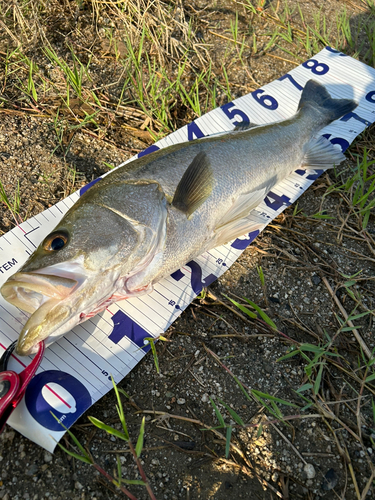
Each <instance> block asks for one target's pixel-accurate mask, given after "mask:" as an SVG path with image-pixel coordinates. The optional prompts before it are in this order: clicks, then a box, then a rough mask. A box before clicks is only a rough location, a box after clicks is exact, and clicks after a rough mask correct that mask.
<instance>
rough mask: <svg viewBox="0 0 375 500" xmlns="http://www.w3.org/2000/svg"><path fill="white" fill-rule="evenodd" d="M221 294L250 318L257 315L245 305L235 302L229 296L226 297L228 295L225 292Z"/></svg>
mask: <svg viewBox="0 0 375 500" xmlns="http://www.w3.org/2000/svg"><path fill="white" fill-rule="evenodd" d="M223 296H224V297H225V298H226V299H228V300H230V301H231V302H232V304H234V305H235V306H236V307H238V309H239V310H240V311H242V312H243V313H245V314H247V315H248V316H249V317H250V318H252V319H255V318H257V315H256V314H255V313H253V312H251V311H250V310H249V309H248V308H247V307H245V306H242V305H241V304H239V303H238V302H236V301H235V300H233V299H231V298H230V297H228V295H225V293H223Z"/></svg>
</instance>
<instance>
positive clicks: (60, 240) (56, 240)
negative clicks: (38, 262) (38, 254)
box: [43, 229, 69, 252]
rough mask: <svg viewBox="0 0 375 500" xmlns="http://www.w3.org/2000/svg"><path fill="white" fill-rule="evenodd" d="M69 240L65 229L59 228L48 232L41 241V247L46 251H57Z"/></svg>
mask: <svg viewBox="0 0 375 500" xmlns="http://www.w3.org/2000/svg"><path fill="white" fill-rule="evenodd" d="M68 241H69V234H68V232H67V231H64V230H61V229H60V230H59V231H54V232H53V233H51V234H49V235H48V236H47V238H46V239H45V240H44V241H43V248H44V250H47V252H57V251H58V250H61V249H62V248H64V247H65V245H66V244H67V243H68Z"/></svg>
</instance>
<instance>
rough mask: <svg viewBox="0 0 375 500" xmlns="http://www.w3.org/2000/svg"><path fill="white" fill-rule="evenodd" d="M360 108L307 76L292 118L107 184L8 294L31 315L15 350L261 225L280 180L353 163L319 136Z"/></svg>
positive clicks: (150, 161)
mask: <svg viewBox="0 0 375 500" xmlns="http://www.w3.org/2000/svg"><path fill="white" fill-rule="evenodd" d="M356 106H357V103H356V102H355V101H354V100H351V99H333V98H332V97H331V95H330V94H329V93H328V91H327V89H326V88H325V87H324V86H323V85H321V84H319V83H318V82H316V81H314V80H309V81H308V82H307V84H306V85H305V87H304V89H303V91H302V95H301V98H300V102H299V105H298V109H297V110H296V113H295V115H294V116H292V117H291V118H288V119H286V120H283V121H278V122H274V123H270V124H266V125H253V124H252V125H250V124H245V125H244V126H239V127H236V128H235V129H234V130H231V131H228V132H224V133H219V134H214V135H212V136H207V137H205V138H201V139H196V140H194V141H190V142H186V143H180V144H176V145H172V146H169V147H166V148H165V149H161V150H159V151H156V152H154V153H152V154H150V155H146V156H143V157H141V158H138V159H136V160H134V161H133V162H131V163H130V164H127V165H124V166H122V167H119V168H118V169H116V170H114V171H113V172H112V173H110V174H109V175H107V176H105V177H104V178H102V179H101V180H100V182H97V183H96V184H94V185H93V186H92V187H90V188H89V189H88V190H87V191H86V192H85V193H84V194H83V195H82V196H81V197H80V199H79V200H78V201H77V202H76V203H75V204H74V205H73V206H72V207H71V208H70V210H69V211H68V212H67V213H66V214H65V215H64V217H63V218H62V219H61V221H60V222H59V223H58V224H57V226H56V227H55V229H54V230H53V231H52V232H51V233H50V234H49V235H48V236H46V238H45V239H44V240H43V241H42V243H41V244H40V245H39V247H38V248H37V249H36V250H35V252H34V253H33V254H32V255H31V256H30V258H29V259H28V260H27V262H26V263H25V264H24V265H23V266H22V267H21V269H20V270H19V271H18V272H16V273H15V274H14V275H13V276H11V277H10V278H9V279H8V280H7V281H6V282H5V283H4V284H3V286H2V287H1V294H2V296H3V297H4V298H5V299H6V300H7V301H8V302H10V303H11V304H13V305H14V306H16V307H18V308H20V309H22V310H23V311H25V312H26V313H28V314H29V315H30V316H29V318H28V320H27V321H26V324H25V325H24V326H23V328H22V331H21V333H20V335H19V338H18V341H17V346H16V353H17V354H18V355H21V356H26V355H29V354H32V353H35V352H36V351H37V348H38V343H39V342H40V341H42V340H43V341H45V343H46V345H47V346H48V345H51V344H52V343H53V342H54V341H56V340H57V339H58V338H60V337H61V336H62V335H64V334H65V333H67V332H69V331H70V330H71V329H72V328H73V327H75V326H76V325H78V324H80V323H82V322H84V321H86V320H87V319H88V318H91V317H93V316H94V315H96V314H98V313H100V312H101V311H103V310H104V309H105V308H107V307H108V306H110V305H111V304H112V303H114V302H117V301H119V300H123V299H130V298H132V297H136V296H140V295H143V294H147V293H150V292H151V291H152V290H153V287H154V285H155V284H156V283H157V282H158V281H160V280H161V279H162V278H165V277H167V276H169V275H170V274H171V273H173V272H175V271H176V270H177V269H179V268H180V267H182V266H183V265H185V264H186V262H189V261H190V260H192V259H194V258H195V257H197V256H199V255H201V254H202V253H204V252H205V251H208V250H210V249H212V248H215V247H218V246H220V245H222V244H224V243H227V242H229V241H231V240H234V239H235V238H238V237H240V236H243V235H244V234H245V233H249V232H251V231H254V230H256V229H261V228H263V227H264V224H263V225H261V224H259V223H254V222H252V220H251V219H250V218H249V214H250V212H251V210H253V209H254V208H255V207H257V206H258V205H259V203H260V202H261V201H262V200H263V199H264V198H265V196H266V195H267V193H268V192H269V191H270V190H271V189H272V188H273V187H274V186H275V185H276V184H278V183H279V182H280V181H282V180H283V179H285V178H286V177H288V176H289V175H290V174H291V173H292V172H293V171H295V170H296V169H307V168H318V169H323V170H325V169H329V168H332V167H333V166H334V165H338V164H339V163H340V162H341V161H343V160H344V159H345V156H344V155H343V153H342V151H341V149H340V148H339V147H337V146H334V145H332V144H331V143H330V142H329V141H328V140H327V139H325V138H324V137H322V136H320V137H319V131H320V130H321V129H322V128H323V127H325V126H326V125H328V124H329V123H331V122H332V121H334V120H336V119H339V118H341V117H342V116H343V115H345V114H347V113H349V112H351V111H352V110H353V109H355V108H356Z"/></svg>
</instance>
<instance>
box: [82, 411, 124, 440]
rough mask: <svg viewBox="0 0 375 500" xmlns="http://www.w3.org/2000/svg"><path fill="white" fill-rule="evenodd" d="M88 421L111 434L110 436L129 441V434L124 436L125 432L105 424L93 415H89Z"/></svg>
mask: <svg viewBox="0 0 375 500" xmlns="http://www.w3.org/2000/svg"><path fill="white" fill-rule="evenodd" d="M89 420H90V422H91V423H92V424H93V425H95V427H98V429H102V430H103V431H106V432H107V433H108V434H111V435H112V436H115V437H118V438H119V439H122V440H123V441H129V436H125V434H124V433H123V432H121V431H118V430H117V429H115V428H114V427H111V426H110V425H107V424H105V423H104V422H102V421H101V420H99V419H97V418H95V417H89Z"/></svg>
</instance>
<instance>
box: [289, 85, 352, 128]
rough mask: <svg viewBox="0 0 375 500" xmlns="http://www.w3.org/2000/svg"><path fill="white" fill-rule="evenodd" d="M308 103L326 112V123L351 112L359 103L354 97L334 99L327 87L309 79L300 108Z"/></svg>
mask: <svg viewBox="0 0 375 500" xmlns="http://www.w3.org/2000/svg"><path fill="white" fill-rule="evenodd" d="M308 104H309V105H311V106H312V107H313V108H314V109H318V110H319V111H320V112H321V113H323V114H324V116H325V120H324V121H325V124H326V125H328V123H331V122H333V121H334V120H337V119H338V118H341V117H342V116H344V115H346V114H347V113H350V112H351V111H353V109H355V108H356V107H357V106H358V103H357V102H355V101H354V100H352V99H332V97H331V96H330V95H329V93H328V91H327V89H326V88H325V87H324V86H323V85H321V84H320V83H318V82H316V81H315V80H309V81H308V82H307V83H306V85H305V88H304V89H303V92H302V95H301V100H300V102H299V105H298V109H302V108H303V107H304V106H306V105H308Z"/></svg>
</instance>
